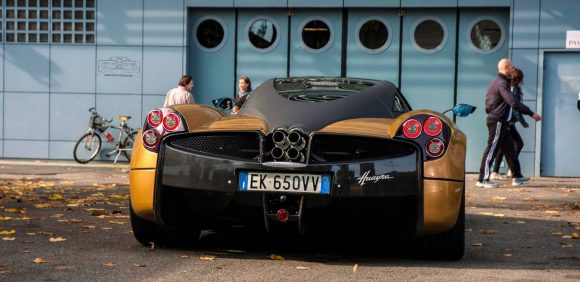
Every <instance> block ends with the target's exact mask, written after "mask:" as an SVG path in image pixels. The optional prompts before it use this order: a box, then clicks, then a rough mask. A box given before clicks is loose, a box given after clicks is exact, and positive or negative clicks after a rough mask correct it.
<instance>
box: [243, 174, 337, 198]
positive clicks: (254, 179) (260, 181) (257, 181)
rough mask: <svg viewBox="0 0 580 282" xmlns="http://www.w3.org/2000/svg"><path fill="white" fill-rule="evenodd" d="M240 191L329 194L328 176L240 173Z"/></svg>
mask: <svg viewBox="0 0 580 282" xmlns="http://www.w3.org/2000/svg"><path fill="white" fill-rule="evenodd" d="M240 191H256V192H284V193H310V194H329V193H330V176H329V175H320V174H291V173H269V172H241V173H240Z"/></svg>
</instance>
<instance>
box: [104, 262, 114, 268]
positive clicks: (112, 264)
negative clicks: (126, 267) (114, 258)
mask: <svg viewBox="0 0 580 282" xmlns="http://www.w3.org/2000/svg"><path fill="white" fill-rule="evenodd" d="M103 266H108V267H112V266H115V263H113V262H107V263H103Z"/></svg>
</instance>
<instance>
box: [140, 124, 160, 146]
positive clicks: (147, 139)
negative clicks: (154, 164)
mask: <svg viewBox="0 0 580 282" xmlns="http://www.w3.org/2000/svg"><path fill="white" fill-rule="evenodd" d="M158 141H159V135H158V134H157V131H155V130H154V129H149V130H147V131H145V132H144V133H143V145H145V146H146V147H149V148H153V147H155V146H157V142H158Z"/></svg>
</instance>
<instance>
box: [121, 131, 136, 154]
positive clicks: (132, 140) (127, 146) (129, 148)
mask: <svg viewBox="0 0 580 282" xmlns="http://www.w3.org/2000/svg"><path fill="white" fill-rule="evenodd" d="M135 136H137V131H133V132H131V136H127V137H125V140H123V148H124V149H127V150H123V155H125V158H127V160H128V161H131V155H132V153H133V143H135ZM129 137H130V138H129Z"/></svg>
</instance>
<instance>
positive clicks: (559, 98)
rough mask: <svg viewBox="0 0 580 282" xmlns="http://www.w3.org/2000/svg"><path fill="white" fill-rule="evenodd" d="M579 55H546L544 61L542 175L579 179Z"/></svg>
mask: <svg viewBox="0 0 580 282" xmlns="http://www.w3.org/2000/svg"><path fill="white" fill-rule="evenodd" d="M579 73H580V54H578V53H572V52H570V53H548V54H546V56H545V59H544V74H543V76H544V86H543V91H542V92H543V95H542V99H543V107H542V109H543V110H542V111H543V114H542V155H541V158H542V159H541V168H542V169H541V175H542V176H570V177H580V169H578V167H577V164H578V160H580V150H578V128H580V119H579V118H578V116H579V113H578V109H577V108H576V103H577V99H578V95H579V93H580V79H579V78H578V74H579Z"/></svg>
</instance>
